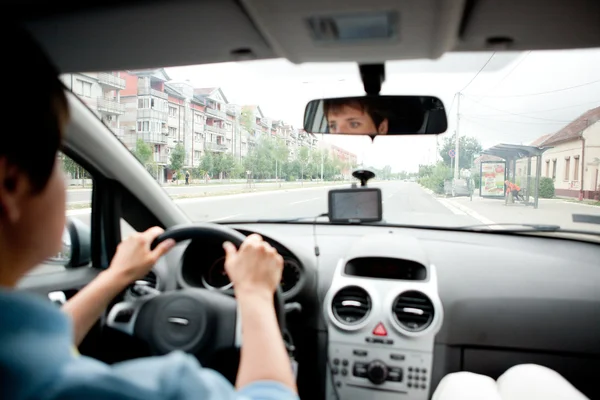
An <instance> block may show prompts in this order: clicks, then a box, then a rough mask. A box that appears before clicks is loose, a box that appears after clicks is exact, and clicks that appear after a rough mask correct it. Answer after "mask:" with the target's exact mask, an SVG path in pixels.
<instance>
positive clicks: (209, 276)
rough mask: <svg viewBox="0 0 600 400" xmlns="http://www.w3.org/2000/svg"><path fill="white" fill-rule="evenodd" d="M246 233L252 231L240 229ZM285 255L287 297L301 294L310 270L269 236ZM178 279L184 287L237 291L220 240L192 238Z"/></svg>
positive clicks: (282, 254)
mask: <svg viewBox="0 0 600 400" xmlns="http://www.w3.org/2000/svg"><path fill="white" fill-rule="evenodd" d="M240 232H241V233H243V234H244V235H249V234H251V233H252V232H250V231H244V230H240ZM265 239H266V241H267V242H268V243H269V244H270V245H271V246H273V247H274V248H275V249H276V250H277V252H278V253H279V254H280V255H281V256H282V257H283V272H282V277H281V283H280V286H281V290H282V293H283V297H284V299H289V298H291V297H293V296H295V295H297V294H298V293H299V292H300V291H301V290H302V289H303V287H304V285H305V283H306V278H307V276H308V274H307V273H306V271H305V269H304V267H303V266H302V264H301V263H300V261H299V260H298V259H297V258H296V256H294V254H293V253H292V252H290V251H289V250H288V249H287V248H286V247H284V246H283V245H281V244H280V243H278V242H276V241H274V240H272V239H269V238H265ZM178 281H179V284H180V285H181V286H182V287H195V288H204V289H209V290H219V291H222V292H224V293H227V294H230V295H233V284H232V283H231V281H230V280H229V278H228V277H227V273H226V272H225V253H224V251H223V249H222V248H221V242H220V241H218V240H215V241H211V240H201V241H191V242H190V243H189V244H188V245H187V248H186V251H185V253H184V254H183V257H182V259H181V266H180V268H179V274H178Z"/></svg>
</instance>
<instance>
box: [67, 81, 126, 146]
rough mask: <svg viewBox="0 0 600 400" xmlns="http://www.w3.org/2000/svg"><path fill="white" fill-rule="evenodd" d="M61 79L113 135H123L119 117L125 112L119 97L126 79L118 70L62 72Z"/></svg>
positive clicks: (120, 136) (121, 136)
mask: <svg viewBox="0 0 600 400" xmlns="http://www.w3.org/2000/svg"><path fill="white" fill-rule="evenodd" d="M61 80H62V81H63V83H64V84H65V86H66V87H67V88H68V89H70V90H71V91H72V92H73V93H75V94H76V95H77V96H79V98H80V99H81V100H83V102H84V103H85V104H86V105H87V106H88V107H89V108H90V109H91V110H92V111H94V112H95V113H96V115H98V117H99V118H100V119H101V120H102V122H104V124H106V126H108V127H109V128H110V129H111V130H112V131H113V133H114V134H115V135H117V136H118V137H119V138H123V137H124V134H125V132H124V130H123V128H122V127H121V124H120V122H121V121H120V119H121V117H122V116H123V114H124V113H125V106H124V105H123V104H122V103H121V101H120V97H121V93H122V91H123V90H124V89H125V87H126V81H125V79H123V78H122V77H121V76H120V73H119V72H99V73H78V74H63V75H61Z"/></svg>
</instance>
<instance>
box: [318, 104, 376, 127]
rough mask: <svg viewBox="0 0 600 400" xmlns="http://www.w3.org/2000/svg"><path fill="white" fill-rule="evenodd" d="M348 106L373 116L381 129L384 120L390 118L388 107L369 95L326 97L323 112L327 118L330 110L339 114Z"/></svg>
mask: <svg viewBox="0 0 600 400" xmlns="http://www.w3.org/2000/svg"><path fill="white" fill-rule="evenodd" d="M346 106H347V107H352V108H355V109H357V110H361V111H362V112H364V113H365V114H367V115H368V116H369V117H371V119H372V120H373V123H374V124H375V128H377V129H379V125H381V123H382V122H383V121H385V120H386V119H388V115H387V114H388V113H387V110H386V108H385V107H382V104H380V102H378V101H377V100H376V99H375V98H373V99H370V98H368V97H356V98H340V99H325V100H324V101H323V113H324V114H325V118H327V116H328V115H329V113H330V112H331V113H333V114H337V113H339V112H341V111H342V109H343V108H344V107H346Z"/></svg>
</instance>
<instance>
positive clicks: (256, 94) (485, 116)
mask: <svg viewBox="0 0 600 400" xmlns="http://www.w3.org/2000/svg"><path fill="white" fill-rule="evenodd" d="M486 63H487V64H486ZM599 64H600V50H598V49H592V50H568V51H533V52H522V53H491V52H489V53H450V54H447V55H445V56H443V57H442V58H440V59H438V60H414V61H391V62H387V63H386V80H385V82H384V84H383V87H382V91H381V94H386V95H434V96H437V97H439V98H440V99H441V100H442V101H443V103H444V105H445V107H446V112H447V113H448V118H449V121H448V131H447V132H446V133H444V134H441V135H439V136H438V135H421V136H388V137H385V136H379V137H377V138H376V139H375V141H374V142H371V139H370V138H368V137H356V136H340V135H320V136H321V137H322V140H326V141H330V142H332V143H334V144H336V145H339V146H341V147H344V148H346V149H347V150H349V151H352V152H354V153H355V154H357V156H358V159H359V162H363V163H364V164H365V165H367V166H372V167H376V168H382V167H384V166H385V165H390V166H391V167H392V170H393V171H395V172H399V171H417V170H418V166H419V164H427V163H432V162H434V161H435V160H436V155H435V153H436V139H437V141H438V143H440V144H441V142H442V140H443V138H444V137H446V136H448V135H451V134H452V133H453V132H455V131H456V130H458V133H459V135H460V136H465V135H466V136H472V137H475V138H477V139H478V140H479V141H480V142H481V144H482V146H483V147H484V148H487V147H491V146H493V145H495V144H498V143H516V144H527V143H529V142H531V141H533V140H535V139H536V138H538V137H539V136H542V135H545V134H549V133H555V132H557V131H558V130H560V129H561V128H562V127H564V126H565V125H566V124H568V123H569V122H570V121H572V120H574V119H576V118H577V117H578V116H579V115H581V114H583V113H584V112H586V111H587V110H589V109H591V108H595V107H598V106H600V68H599V67H598V65H599ZM484 65H485V68H483V69H482V67H484ZM166 70H167V73H168V74H169V76H170V77H171V78H172V79H173V81H186V80H187V81H189V82H190V83H191V84H192V85H194V87H220V88H221V89H222V90H223V93H224V94H225V96H226V97H227V100H228V101H229V102H230V103H236V104H242V105H245V104H256V105H259V106H260V108H261V110H262V111H263V113H264V114H265V115H266V116H268V117H269V118H272V119H282V120H284V121H286V122H287V123H291V124H293V125H294V126H295V127H301V126H302V117H303V113H304V107H305V106H306V103H307V102H308V101H310V100H313V99H317V98H323V97H340V96H359V95H363V94H364V90H363V87H362V83H361V81H360V77H359V74H358V67H357V66H356V64H354V63H307V64H293V63H291V62H289V61H287V60H285V59H277V60H264V61H247V62H232V63H223V64H209V65H200V66H186V67H175V68H166ZM458 92H460V93H461V95H459V96H457V95H456V94H457V93H458ZM458 98H460V101H458V100H457V99H458ZM457 122H458V124H457ZM320 139H321V138H320Z"/></svg>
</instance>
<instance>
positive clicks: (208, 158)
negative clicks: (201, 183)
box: [198, 151, 214, 176]
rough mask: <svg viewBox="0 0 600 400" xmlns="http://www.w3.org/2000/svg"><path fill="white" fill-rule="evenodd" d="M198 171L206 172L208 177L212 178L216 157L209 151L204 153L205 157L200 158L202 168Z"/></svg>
mask: <svg viewBox="0 0 600 400" xmlns="http://www.w3.org/2000/svg"><path fill="white" fill-rule="evenodd" d="M198 169H199V170H201V171H202V172H206V174H208V176H212V174H213V171H214V156H213V153H212V152H210V151H207V152H205V153H204V155H203V156H202V157H201V158H200V166H199V167H198ZM202 175H204V174H202Z"/></svg>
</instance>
